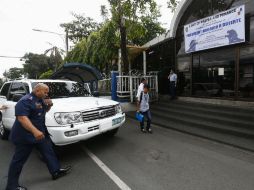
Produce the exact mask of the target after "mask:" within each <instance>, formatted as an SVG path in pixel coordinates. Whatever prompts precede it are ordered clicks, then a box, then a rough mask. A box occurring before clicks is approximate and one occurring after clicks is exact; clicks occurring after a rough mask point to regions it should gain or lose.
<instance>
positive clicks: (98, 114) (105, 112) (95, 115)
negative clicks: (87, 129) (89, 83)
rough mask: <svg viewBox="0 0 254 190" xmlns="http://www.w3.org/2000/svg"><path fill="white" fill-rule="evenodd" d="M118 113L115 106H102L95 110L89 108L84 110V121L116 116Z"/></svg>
mask: <svg viewBox="0 0 254 190" xmlns="http://www.w3.org/2000/svg"><path fill="white" fill-rule="evenodd" d="M115 114H116V111H115V107H114V106H108V107H101V108H98V109H95V110H88V111H84V112H82V117H83V121H84V122H88V121H93V120H97V119H103V118H107V117H111V116H114V115H115Z"/></svg>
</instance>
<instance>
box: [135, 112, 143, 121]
mask: <svg viewBox="0 0 254 190" xmlns="http://www.w3.org/2000/svg"><path fill="white" fill-rule="evenodd" d="M136 119H137V120H138V121H139V122H142V121H143V120H144V116H143V115H142V114H141V113H139V112H136Z"/></svg>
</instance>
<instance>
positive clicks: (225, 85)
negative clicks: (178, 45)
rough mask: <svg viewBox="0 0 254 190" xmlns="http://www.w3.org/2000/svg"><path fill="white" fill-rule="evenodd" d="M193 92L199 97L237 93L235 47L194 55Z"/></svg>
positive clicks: (227, 96) (228, 95)
mask: <svg viewBox="0 0 254 190" xmlns="http://www.w3.org/2000/svg"><path fill="white" fill-rule="evenodd" d="M192 76H193V77H192V80H193V83H192V94H193V95H194V96H199V97H225V98H232V97H234V95H235V91H234V84H235V49H234V48H227V49H225V48H223V49H220V50H215V51H210V52H204V53H200V54H197V55H194V57H193V74H192Z"/></svg>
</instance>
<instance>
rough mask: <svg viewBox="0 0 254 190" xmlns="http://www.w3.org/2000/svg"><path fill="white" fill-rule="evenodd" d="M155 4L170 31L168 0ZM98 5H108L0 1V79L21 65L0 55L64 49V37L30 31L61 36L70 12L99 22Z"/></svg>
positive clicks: (103, 1) (101, 0) (99, 0)
mask: <svg viewBox="0 0 254 190" xmlns="http://www.w3.org/2000/svg"><path fill="white" fill-rule="evenodd" d="M156 2H157V4H158V5H160V6H161V8H160V10H161V14H162V16H161V18H160V19H159V21H160V22H161V23H162V26H163V27H164V28H166V29H169V27H170V21H171V19H172V17H173V15H172V13H171V11H170V10H169V9H168V8H167V5H166V2H167V0H156ZM101 5H106V6H107V5H108V3H107V0H72V1H70V0H0V77H2V76H3V75H2V74H3V72H5V71H8V70H9V69H10V68H12V67H18V68H22V67H23V66H22V65H23V64H24V61H22V60H20V59H19V58H1V56H12V57H22V56H24V55H25V53H28V52H32V53H38V54H43V53H44V51H45V50H46V49H49V48H50V47H52V45H54V46H57V47H61V48H62V49H65V42H64V38H63V36H61V35H57V34H50V33H45V32H36V31H33V29H40V30H45V31H52V32H56V33H59V34H63V33H64V31H63V28H61V27H60V26H59V25H60V23H65V22H70V21H72V20H73V16H72V15H71V13H72V12H74V13H77V14H84V15H85V16H89V17H91V18H93V19H94V20H95V21H97V22H101V21H102V18H101V16H100V6H101ZM50 44H52V45H50Z"/></svg>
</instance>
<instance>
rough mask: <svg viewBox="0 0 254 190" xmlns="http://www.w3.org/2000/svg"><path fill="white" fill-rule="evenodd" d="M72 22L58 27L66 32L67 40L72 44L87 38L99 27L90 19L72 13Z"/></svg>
mask: <svg viewBox="0 0 254 190" xmlns="http://www.w3.org/2000/svg"><path fill="white" fill-rule="evenodd" d="M72 15H73V17H74V20H73V21H71V22H69V23H62V24H60V26H61V27H62V28H64V30H65V31H67V32H68V39H70V40H71V41H72V42H73V43H74V44H76V43H77V42H79V41H81V40H82V39H83V38H87V37H88V36H89V35H90V34H91V33H92V32H94V31H97V30H98V28H99V27H100V25H99V24H98V23H97V22H95V21H94V20H93V19H92V18H91V17H85V16H84V15H79V14H75V13H72Z"/></svg>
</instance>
